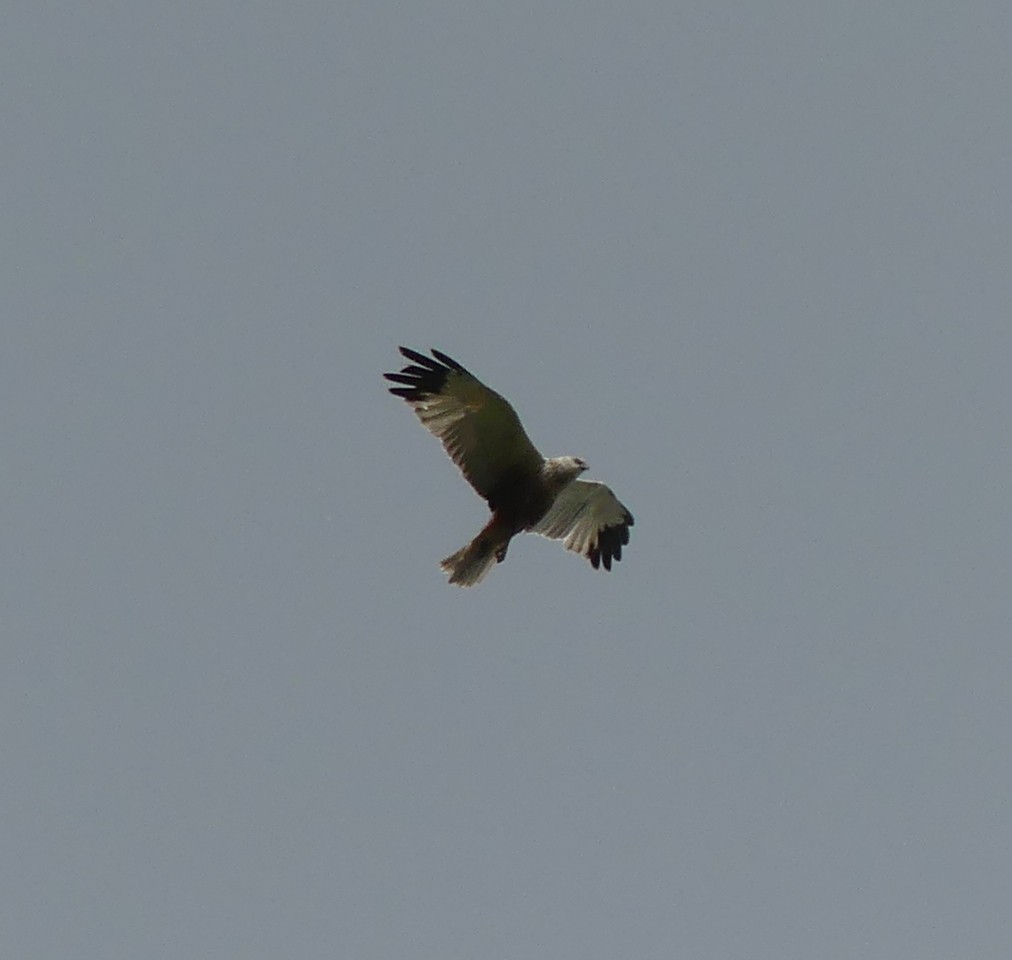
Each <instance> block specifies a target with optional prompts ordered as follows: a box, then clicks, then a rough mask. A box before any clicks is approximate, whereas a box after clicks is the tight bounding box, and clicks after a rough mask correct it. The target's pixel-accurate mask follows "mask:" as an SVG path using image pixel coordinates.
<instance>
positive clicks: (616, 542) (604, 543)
mask: <svg viewBox="0 0 1012 960" xmlns="http://www.w3.org/2000/svg"><path fill="white" fill-rule="evenodd" d="M634 522H635V521H634V520H633V516H632V514H631V513H630V512H629V511H628V510H627V509H626V508H625V507H624V506H623V505H622V504H621V503H620V502H619V500H618V498H617V497H616V496H615V494H614V493H612V492H611V490H610V489H609V488H608V487H606V486H605V485H604V484H603V483H598V482H597V481H595V480H574V481H573V482H572V483H570V484H568V485H567V486H566V487H563V489H562V492H561V493H560V494H559V495H558V496H557V497H556V498H555V503H553V504H552V506H551V507H550V508H549V510H548V513H546V514H545V515H544V517H542V518H541V520H540V521H539V522H538V523H537V524H535V526H534V527H533V528H532V530H531V532H532V533H540V534H541V536H543V537H549V538H551V539H552V540H562V541H564V542H563V546H564V547H565V548H566V549H567V550H572V551H574V552H575V553H579V554H582V555H583V556H585V557H586V558H587V559H588V560H589V561H590V562H591V565H592V566H593V567H594V569H595V570H596V569H597V568H598V567H600V566H601V564H604V569H605V570H610V569H611V563H612V561H613V560H615V561H618V560H621V559H622V547H623V546H624V545H625V544H627V543H628V542H629V528H630V527H631V526H632V525H633V523H634Z"/></svg>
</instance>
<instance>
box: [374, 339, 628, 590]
mask: <svg viewBox="0 0 1012 960" xmlns="http://www.w3.org/2000/svg"><path fill="white" fill-rule="evenodd" d="M398 349H399V350H400V352H401V355H402V356H403V357H404V358H405V359H406V360H409V361H411V363H410V364H409V365H408V366H405V367H404V368H403V369H402V370H401V371H400V373H384V374H383V376H384V377H385V378H386V379H387V380H389V381H391V382H392V383H395V384H397V386H393V387H390V388H389V390H390V393H392V394H394V395H395V396H397V397H401V398H403V399H404V400H406V401H407V403H408V404H409V405H410V407H411V409H412V410H413V411H414V413H415V415H416V416H417V417H418V419H419V420H420V421H421V422H422V425H423V426H424V427H425V428H426V429H427V430H428V431H429V432H430V433H431V434H433V436H435V437H436V438H438V439H439V440H440V441H441V442H442V444H443V448H444V449H445V450H446V452H447V454H448V455H449V457H450V459H451V460H453V462H454V463H455V464H456V465H457V466H458V467H459V468H460V470H461V472H462V473H463V474H464V477H465V479H466V480H467V481H468V483H470V484H471V486H472V487H473V488H474V489H475V491H476V492H477V493H478V494H479V495H480V496H481V497H483V498H484V499H485V500H486V501H487V503H488V507H489V509H490V510H491V512H492V516H491V519H490V520H489V521H488V523H486V524H485V526H484V527H483V528H482V529H481V531H480V532H479V533H478V535H477V536H476V537H475V538H474V539H473V540H472V541H471V542H470V543H468V544H467V546H465V547H462V548H461V549H460V550H458V551H457V552H456V553H453V554H451V555H450V556H448V557H447V558H446V559H445V560H443V561H441V563H440V567H441V568H442V570H443V572H444V573H446V574H448V575H449V582H450V583H452V584H455V585H456V586H460V587H471V586H474V585H475V584H478V583H480V582H481V581H482V580H484V579H485V577H486V576H488V573H489V571H490V570H491V569H492V568H493V567H494V566H495V565H496V564H497V563H502V561H503V560H505V559H506V552H507V550H508V549H509V545H510V541H511V540H512V539H513V537H514V536H516V535H517V534H519V533H524V532H529V533H537V534H540V535H541V536H543V537H548V538H549V539H552V540H561V541H562V542H563V546H564V547H565V548H566V549H567V550H572V551H573V552H575V553H578V554H581V555H582V556H584V557H586V558H587V559H588V560H589V561H590V563H591V566H592V567H593V568H594V569H595V570H597V569H600V568H601V567H603V568H604V569H605V570H609V571H610V570H611V565H612V563H613V562H614V561H618V560H621V559H622V547H623V546H625V545H626V544H627V543H629V528H630V527H631V526H632V525H633V523H634V522H635V521H634V520H633V516H632V514H631V513H630V512H629V510H628V509H627V508H626V507H625V505H624V504H622V503H621V502H620V501H619V500H618V498H617V497H616V496H615V494H614V493H612V491H611V489H610V488H609V487H607V486H605V485H604V484H603V483H599V482H598V481H596V480H579V479H577V478H578V477H579V476H580V475H581V474H582V473H583V472H584V471H585V470H586V469H587V464H586V462H585V461H584V460H582V459H581V458H580V457H571V456H566V457H549V458H545V457H543V456H542V455H541V454H540V453H539V452H538V450H537V448H536V447H535V446H534V444H533V443H531V441H530V438H529V437H528V436H527V433H526V431H525V430H524V428H523V425H522V424H521V422H520V418H519V417H518V416H517V413H516V411H515V410H514V409H513V407H512V406H511V405H510V404H509V402H508V401H507V400H506V399H505V398H504V397H502V396H500V395H499V394H498V393H496V392H495V391H494V390H492V389H491V388H490V387H487V386H485V384H484V383H482V382H481V381H480V380H479V379H478V378H477V377H476V376H474V374H472V373H470V372H469V371H468V370H466V369H464V367H462V366H461V365H460V364H459V363H457V361H456V360H454V359H452V358H451V357H448V356H447V355H446V354H445V353H441V352H440V351H439V350H435V349H433V350H432V351H431V353H432V356H431V357H427V356H425V354H423V353H419V352H418V351H417V350H411V349H409V348H408V347H399V348H398Z"/></svg>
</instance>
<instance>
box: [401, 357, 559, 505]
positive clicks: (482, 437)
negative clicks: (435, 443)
mask: <svg viewBox="0 0 1012 960" xmlns="http://www.w3.org/2000/svg"><path fill="white" fill-rule="evenodd" d="M399 349H400V351H401V353H402V354H403V355H404V356H405V357H406V358H407V359H408V360H412V361H414V362H413V363H412V364H411V365H410V366H407V367H405V368H404V369H403V370H401V372H400V373H384V374H383V376H384V377H386V378H387V380H392V381H393V382H394V383H401V384H404V386H401V387H391V388H390V392H391V393H392V394H395V395H396V396H398V397H403V398H404V399H405V400H407V402H408V403H409V404H411V408H412V410H414V411H415V414H416V415H417V416H418V419H419V420H421V421H422V424H423V425H424V426H425V428H426V429H427V430H428V431H429V432H430V433H431V434H433V435H434V436H436V437H438V438H439V439H440V440H441V441H442V443H443V447H444V448H445V450H446V452H447V453H448V454H449V455H450V458H451V459H452V460H453V462H454V463H455V464H457V466H458V467H460V469H461V471H462V472H463V474H464V476H465V477H466V478H467V481H468V483H470V484H471V486H472V487H474V489H475V490H477V491H478V493H479V494H481V496H483V497H485V498H486V499H488V498H489V496H490V495H491V494H492V493H493V492H494V491H495V490H496V487H497V485H498V484H500V483H501V482H502V481H503V480H504V478H506V479H511V480H513V479H515V480H522V479H524V478H526V477H529V476H530V477H532V476H534V475H535V474H536V473H537V472H538V470H539V469H540V468H541V464H542V457H541V454H540V453H538V451H537V450H536V449H535V448H534V444H533V443H531V441H530V439H529V438H528V436H527V434H526V433H525V432H524V428H523V426H521V424H520V418H519V417H518V416H517V414H516V411H515V410H514V409H513V408H512V407H511V406H510V405H509V403H507V402H506V400H504V399H503V398H502V397H500V396H499V394H498V393H496V392H495V391H494V390H490V389H489V388H488V387H486V386H485V384H483V383H482V382H481V381H480V380H479V379H478V378H477V377H475V376H474V375H473V374H471V373H468V371H467V370H465V369H464V368H463V367H462V366H461V365H460V364H459V363H457V361H456V360H453V359H451V358H450V357H448V356H447V355H446V354H445V353H440V352H439V351H438V350H433V351H432V357H434V358H435V359H432V358H430V357H427V356H425V355H424V354H422V353H418V352H417V351H415V350H409V349H408V348H407V347H400V348H399Z"/></svg>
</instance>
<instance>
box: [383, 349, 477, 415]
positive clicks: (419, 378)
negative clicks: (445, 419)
mask: <svg viewBox="0 0 1012 960" xmlns="http://www.w3.org/2000/svg"><path fill="white" fill-rule="evenodd" d="M397 349H398V350H399V351H400V352H401V356H402V357H404V358H405V359H407V360H411V361H412V363H411V365H409V366H406V367H404V368H403V369H402V370H401V372H400V373H384V374H383V376H384V377H385V378H386V379H387V380H391V381H393V382H394V383H403V384H406V385H407V386H404V387H390V388H389V389H390V392H391V393H392V394H394V395H395V396H398V397H403V398H404V399H405V400H407V401H408V402H409V403H414V402H416V401H421V400H424V398H425V397H427V396H432V395H433V394H438V393H440V392H441V391H442V389H443V387H444V386H446V380H447V378H448V377H449V376H450V374H453V373H463V374H466V373H467V371H466V370H465V369H464V368H463V367H462V366H461V365H460V364H459V363H457V361H456V360H454V359H453V358H452V357H448V356H447V355H446V354H445V353H441V352H440V351H439V350H435V349H433V351H432V356H431V357H427V356H425V354H424V353H419V352H418V351H417V350H412V349H411V348H410V347H403V346H399V347H398V348H397Z"/></svg>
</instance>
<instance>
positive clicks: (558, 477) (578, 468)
mask: <svg viewBox="0 0 1012 960" xmlns="http://www.w3.org/2000/svg"><path fill="white" fill-rule="evenodd" d="M544 469H545V480H546V481H547V482H548V483H549V484H551V485H552V486H554V487H558V488H559V489H560V490H561V489H562V488H563V487H564V486H566V484H567V483H572V482H573V481H574V480H575V479H576V478H577V477H578V476H579V475H580V474H581V473H583V471H584V470H586V469H587V464H586V462H585V461H584V460H581V459H580V458H579V457H551V458H549V459H548V460H546V461H545V468H544Z"/></svg>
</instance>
